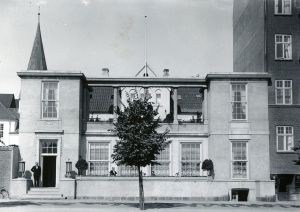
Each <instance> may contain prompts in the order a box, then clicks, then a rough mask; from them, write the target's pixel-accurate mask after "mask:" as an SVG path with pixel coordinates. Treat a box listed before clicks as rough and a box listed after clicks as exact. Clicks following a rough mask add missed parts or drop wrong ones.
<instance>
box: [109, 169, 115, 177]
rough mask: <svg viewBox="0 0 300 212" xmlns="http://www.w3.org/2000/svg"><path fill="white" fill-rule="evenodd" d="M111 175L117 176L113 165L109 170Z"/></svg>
mask: <svg viewBox="0 0 300 212" xmlns="http://www.w3.org/2000/svg"><path fill="white" fill-rule="evenodd" d="M109 176H117V172H116V170H115V167H112V169H111V170H110V171H109Z"/></svg>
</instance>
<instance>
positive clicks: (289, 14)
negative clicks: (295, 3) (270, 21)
mask: <svg viewBox="0 0 300 212" xmlns="http://www.w3.org/2000/svg"><path fill="white" fill-rule="evenodd" d="M274 16H293V14H292V13H287V14H285V13H274Z"/></svg>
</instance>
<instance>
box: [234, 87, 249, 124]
mask: <svg viewBox="0 0 300 212" xmlns="http://www.w3.org/2000/svg"><path fill="white" fill-rule="evenodd" d="M236 84H239V85H245V98H246V100H245V102H242V101H240V103H245V116H246V117H245V118H244V119H236V118H234V117H233V104H234V103H235V102H237V101H234V99H232V98H233V96H232V95H233V89H232V86H233V85H236ZM230 103H231V104H230V106H231V112H230V115H231V120H232V121H247V120H248V83H247V82H239V81H236V82H231V83H230Z"/></svg>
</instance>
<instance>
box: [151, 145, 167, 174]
mask: <svg viewBox="0 0 300 212" xmlns="http://www.w3.org/2000/svg"><path fill="white" fill-rule="evenodd" d="M156 162H158V163H160V164H155V165H152V166H151V174H152V173H154V174H155V176H169V173H170V145H168V146H166V148H165V149H164V150H163V151H161V153H160V154H159V155H157V156H156Z"/></svg>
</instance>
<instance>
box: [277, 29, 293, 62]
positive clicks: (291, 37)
mask: <svg viewBox="0 0 300 212" xmlns="http://www.w3.org/2000/svg"><path fill="white" fill-rule="evenodd" d="M277 36H281V39H282V42H277V41H276V37H277ZM284 36H288V37H290V45H291V52H290V54H291V55H290V57H289V58H285V57H284V47H283V48H282V55H283V57H278V56H277V45H278V44H288V42H284ZM274 44H275V51H274V52H275V60H280V61H281V60H284V61H289V60H293V36H292V35H291V34H275V36H274Z"/></svg>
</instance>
